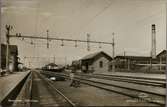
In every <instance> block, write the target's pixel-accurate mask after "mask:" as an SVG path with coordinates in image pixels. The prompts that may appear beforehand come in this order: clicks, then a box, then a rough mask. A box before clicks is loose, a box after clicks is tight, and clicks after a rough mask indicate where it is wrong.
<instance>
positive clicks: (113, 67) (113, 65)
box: [112, 32, 115, 72]
mask: <svg viewBox="0 0 167 107" xmlns="http://www.w3.org/2000/svg"><path fill="white" fill-rule="evenodd" d="M112 35H113V39H112V47H113V53H112V57H113V61H112V71H113V72H115V59H114V57H115V41H114V35H115V33H114V32H113V33H112Z"/></svg>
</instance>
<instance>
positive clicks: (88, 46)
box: [87, 34, 90, 51]
mask: <svg viewBox="0 0 167 107" xmlns="http://www.w3.org/2000/svg"><path fill="white" fill-rule="evenodd" d="M89 41H90V34H87V50H88V51H90V43H89Z"/></svg>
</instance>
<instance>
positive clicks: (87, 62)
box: [81, 51, 112, 73]
mask: <svg viewBox="0 0 167 107" xmlns="http://www.w3.org/2000/svg"><path fill="white" fill-rule="evenodd" d="M111 60H112V58H111V57H110V56H109V55H108V54H107V53H105V52H103V51H100V52H96V53H92V54H89V55H86V56H85V57H83V58H82V59H81V70H82V71H83V72H85V73H88V72H107V71H109V69H110V68H109V62H110V61H111Z"/></svg>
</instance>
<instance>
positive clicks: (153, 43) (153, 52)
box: [151, 24, 156, 59]
mask: <svg viewBox="0 0 167 107" xmlns="http://www.w3.org/2000/svg"><path fill="white" fill-rule="evenodd" d="M151 57H152V58H153V59H155V58H156V30H155V24H152V37H151Z"/></svg>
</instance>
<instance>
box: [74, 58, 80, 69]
mask: <svg viewBox="0 0 167 107" xmlns="http://www.w3.org/2000/svg"><path fill="white" fill-rule="evenodd" d="M72 67H73V69H74V70H79V69H81V60H74V61H72Z"/></svg>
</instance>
